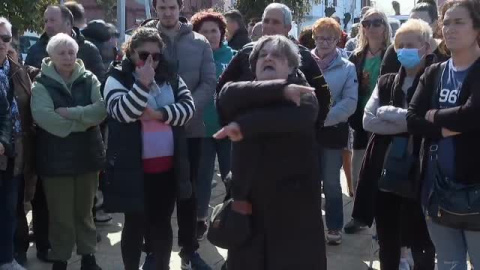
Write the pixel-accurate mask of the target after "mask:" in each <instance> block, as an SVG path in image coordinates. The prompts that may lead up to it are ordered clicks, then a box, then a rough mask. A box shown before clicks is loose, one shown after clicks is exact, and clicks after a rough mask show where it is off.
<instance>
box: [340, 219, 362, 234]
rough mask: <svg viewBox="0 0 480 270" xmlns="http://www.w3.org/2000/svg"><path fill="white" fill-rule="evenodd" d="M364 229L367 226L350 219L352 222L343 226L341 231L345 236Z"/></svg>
mask: <svg viewBox="0 0 480 270" xmlns="http://www.w3.org/2000/svg"><path fill="white" fill-rule="evenodd" d="M366 227H367V225H365V224H363V223H361V222H360V221H356V220H355V219H353V218H352V220H350V221H349V222H348V223H347V224H346V225H345V227H343V230H344V231H345V233H347V234H354V233H357V232H359V231H361V230H363V229H365V228H366Z"/></svg>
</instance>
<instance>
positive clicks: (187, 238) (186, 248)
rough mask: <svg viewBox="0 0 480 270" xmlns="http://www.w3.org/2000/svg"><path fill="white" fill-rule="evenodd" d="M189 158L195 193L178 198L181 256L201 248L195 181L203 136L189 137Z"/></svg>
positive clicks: (189, 254)
mask: <svg viewBox="0 0 480 270" xmlns="http://www.w3.org/2000/svg"><path fill="white" fill-rule="evenodd" d="M187 144H188V160H189V161H190V180H191V182H192V187H194V188H193V194H192V197H191V198H190V199H186V200H177V222H178V245H179V246H181V247H182V250H181V251H180V256H181V257H189V256H191V255H192V254H193V253H195V252H196V251H197V249H198V248H199V244H198V240H197V197H196V191H195V183H196V182H197V177H198V168H199V163H200V158H201V148H202V147H201V146H202V138H189V139H187Z"/></svg>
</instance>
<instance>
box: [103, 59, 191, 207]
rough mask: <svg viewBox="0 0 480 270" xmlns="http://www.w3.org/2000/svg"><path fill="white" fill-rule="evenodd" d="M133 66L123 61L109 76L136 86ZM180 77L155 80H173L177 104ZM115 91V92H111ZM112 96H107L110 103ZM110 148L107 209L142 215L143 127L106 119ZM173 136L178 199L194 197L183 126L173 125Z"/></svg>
mask: <svg viewBox="0 0 480 270" xmlns="http://www.w3.org/2000/svg"><path fill="white" fill-rule="evenodd" d="M134 70H135V68H134V66H133V64H132V63H131V62H130V61H128V60H126V59H124V60H123V61H122V62H121V63H116V64H115V65H112V67H111V68H110V71H109V76H111V77H113V78H114V79H116V80H117V81H119V82H120V83H121V84H122V85H123V86H124V87H125V88H126V89H131V88H132V86H133V84H134V77H133V71H134ZM178 78H179V77H178V76H176V75H175V76H174V77H173V78H170V77H161V78H160V76H157V77H156V78H155V80H156V81H157V82H158V83H159V84H161V83H163V82H164V81H165V80H168V81H171V85H172V88H173V91H174V96H175V102H178V94H179V88H178V83H176V81H178ZM112 91H115V90H112ZM108 99H109V96H107V97H106V102H107V103H108ZM107 125H108V147H107V166H106V183H105V189H104V195H105V205H104V206H105V209H106V210H107V211H109V212H141V211H143V210H144V185H143V179H144V172H143V159H142V150H143V145H142V141H143V140H142V128H141V123H140V121H135V122H131V123H124V122H119V121H117V120H115V119H113V117H111V116H109V117H108V118H107ZM171 127H172V131H173V137H174V149H175V152H174V174H175V180H176V185H177V196H178V197H179V198H189V197H190V196H191V188H192V187H191V185H190V163H189V161H188V149H187V141H186V135H185V129H184V127H183V126H171Z"/></svg>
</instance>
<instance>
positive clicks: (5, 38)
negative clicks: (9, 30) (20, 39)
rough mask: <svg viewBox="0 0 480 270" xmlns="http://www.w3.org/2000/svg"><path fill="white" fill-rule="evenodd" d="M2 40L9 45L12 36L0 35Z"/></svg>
mask: <svg viewBox="0 0 480 270" xmlns="http://www.w3.org/2000/svg"><path fill="white" fill-rule="evenodd" d="M0 39H1V40H2V41H3V42H5V43H7V42H10V40H12V36H9V35H0Z"/></svg>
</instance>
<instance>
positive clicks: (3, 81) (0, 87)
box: [0, 58, 21, 134]
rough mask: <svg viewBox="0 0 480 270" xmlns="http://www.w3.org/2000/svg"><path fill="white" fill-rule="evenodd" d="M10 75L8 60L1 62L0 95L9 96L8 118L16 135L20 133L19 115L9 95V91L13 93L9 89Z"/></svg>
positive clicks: (13, 100)
mask: <svg viewBox="0 0 480 270" xmlns="http://www.w3.org/2000/svg"><path fill="white" fill-rule="evenodd" d="M9 73H10V61H9V60H8V58H7V59H6V60H5V62H3V66H2V67H0V93H2V95H5V96H6V97H8V96H9V94H11V95H12V96H13V97H12V103H11V104H10V118H11V119H12V124H13V131H14V132H15V134H18V133H19V132H20V131H21V126H20V113H19V111H18V106H17V101H16V100H15V97H14V95H13V93H9V91H12V92H13V89H11V88H10V80H9V78H8V74H9Z"/></svg>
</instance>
